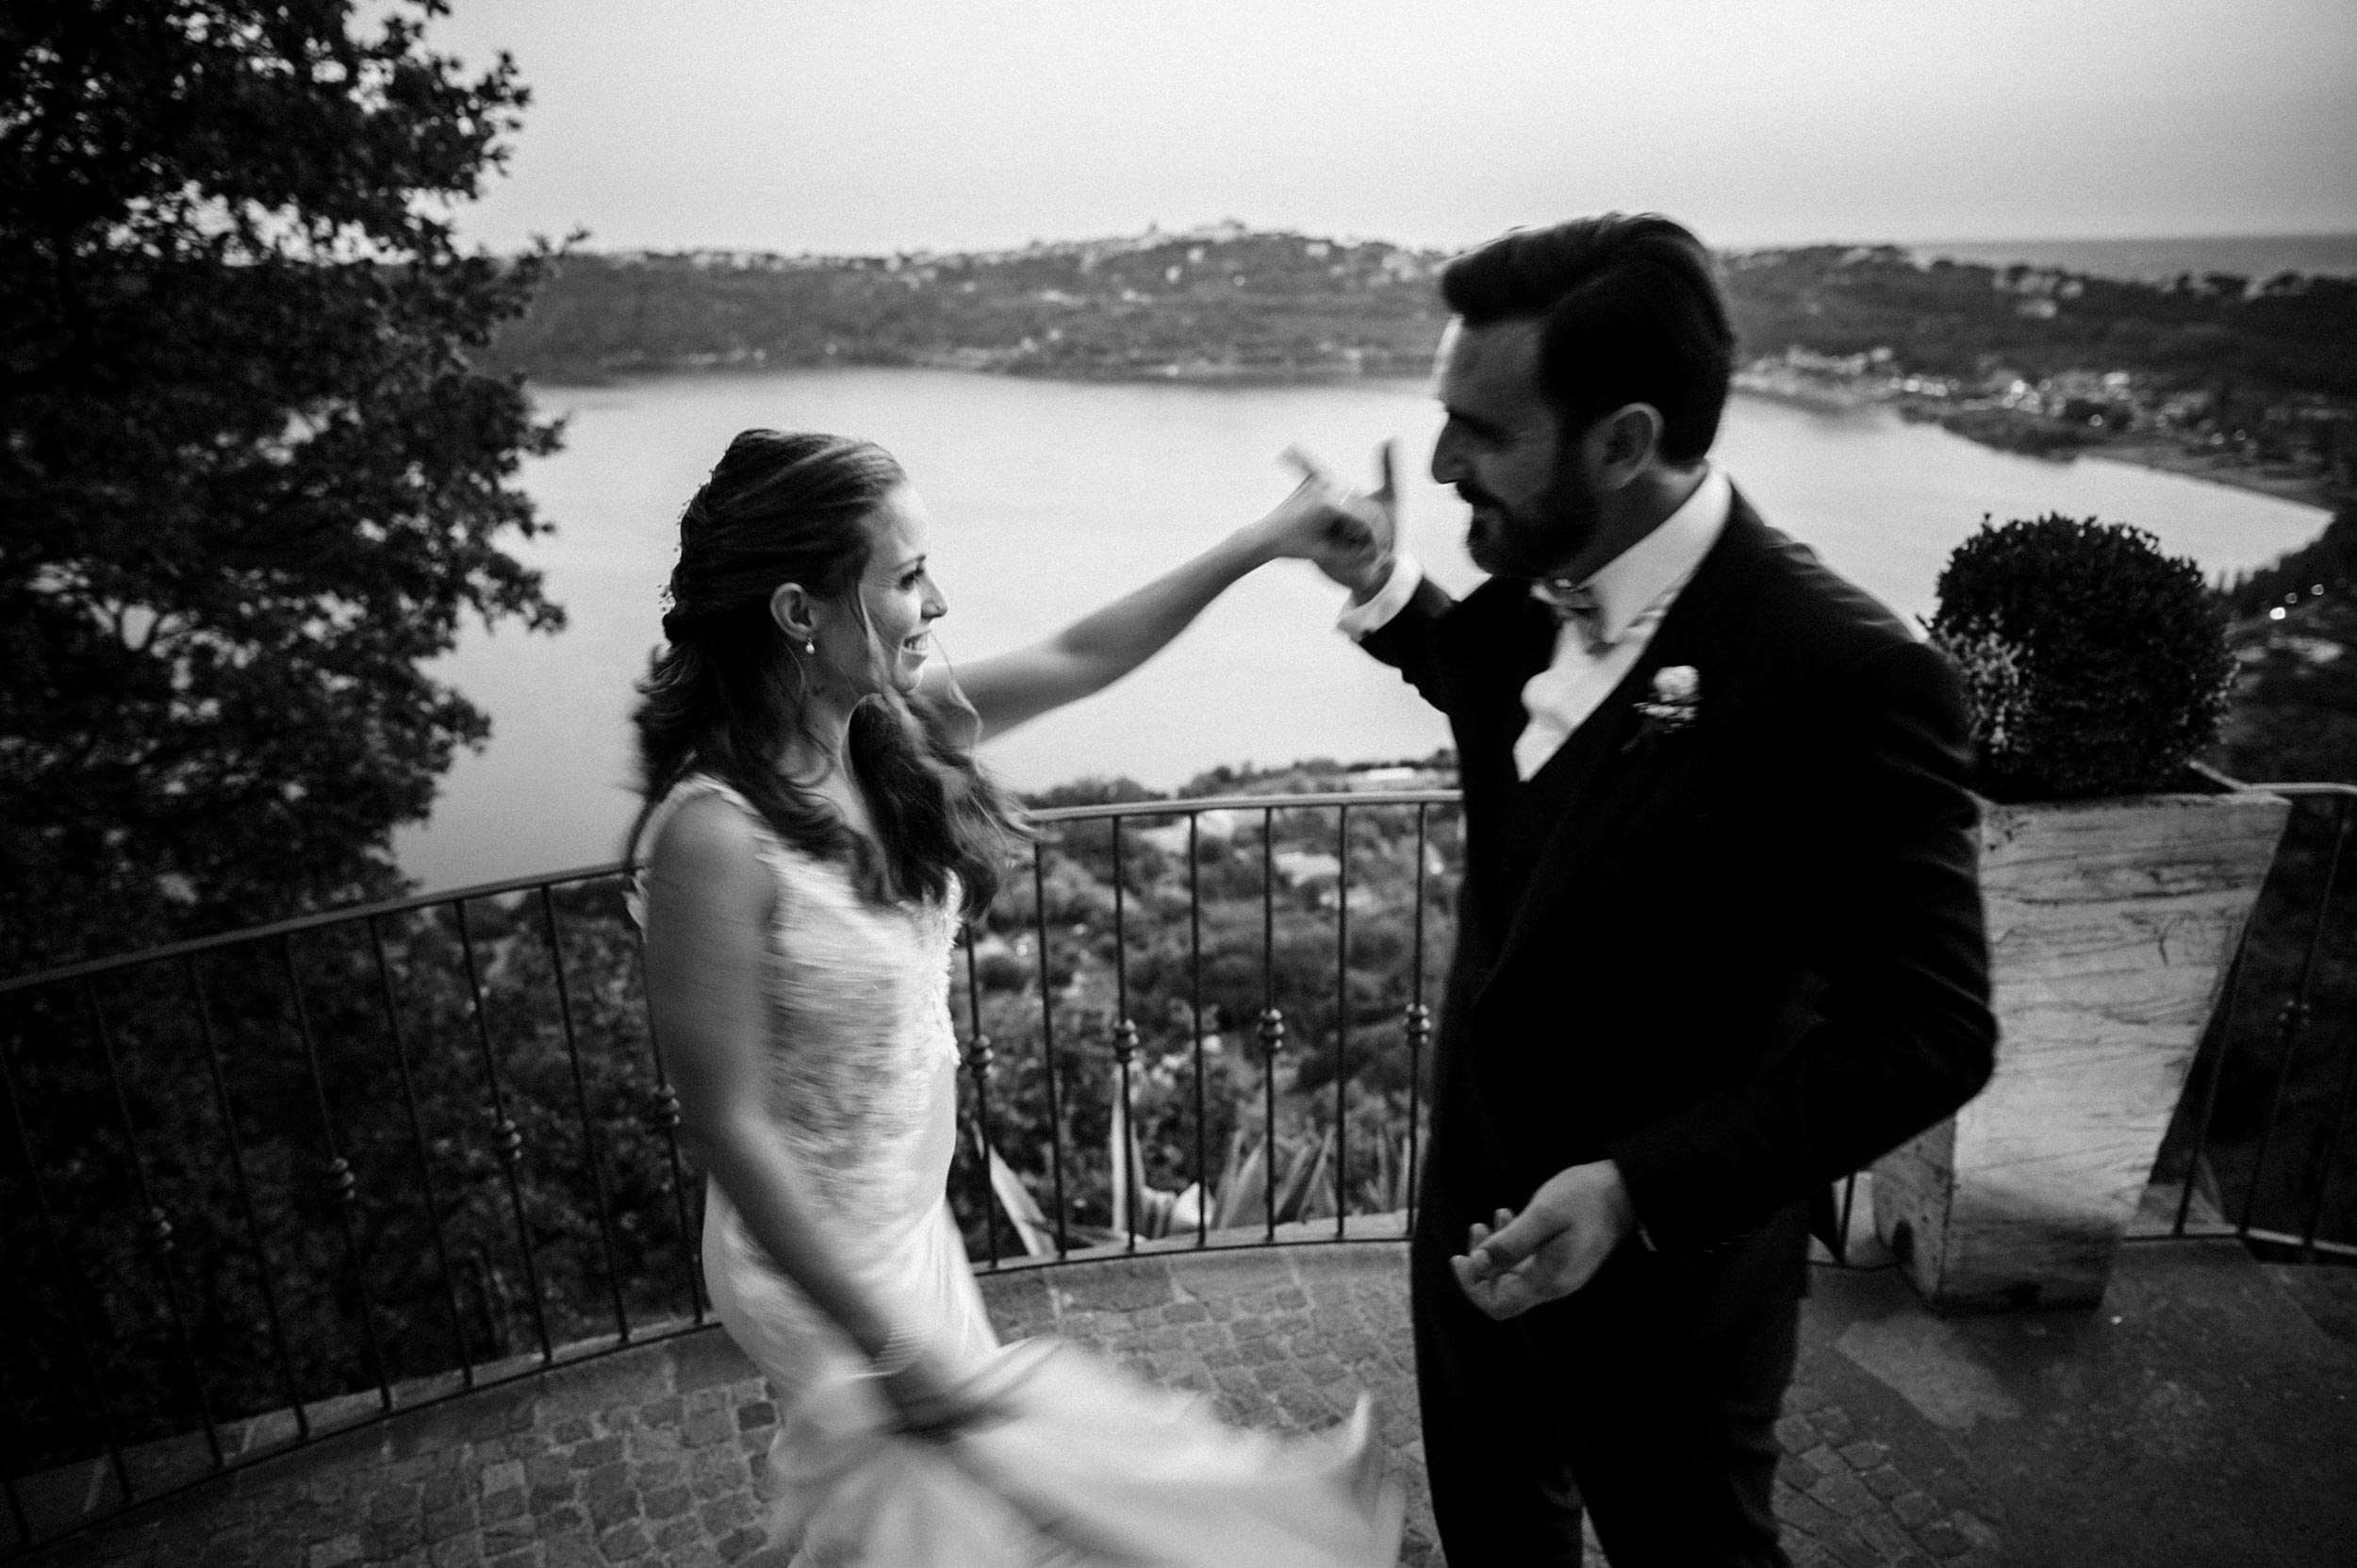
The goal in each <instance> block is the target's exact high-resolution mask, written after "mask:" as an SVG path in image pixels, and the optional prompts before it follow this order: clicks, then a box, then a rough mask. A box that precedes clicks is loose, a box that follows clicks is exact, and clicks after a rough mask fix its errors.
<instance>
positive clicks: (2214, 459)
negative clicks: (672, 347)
mask: <svg viewBox="0 0 2357 1568" xmlns="http://www.w3.org/2000/svg"><path fill="white" fill-rule="evenodd" d="M837 370H841V371H857V370H869V371H947V372H948V373H951V374H956V375H983V376H1011V377H1013V378H1014V379H1017V380H1024V381H1058V382H1063V383H1066V384H1068V385H1071V386H1076V387H1123V386H1128V387H1188V388H1230V387H1231V388H1240V389H1241V388H1262V387H1340V386H1355V385H1361V384H1363V385H1368V386H1376V385H1383V384H1387V383H1388V384H1391V385H1400V384H1404V383H1410V382H1421V381H1423V380H1424V379H1425V377H1424V376H1423V375H1421V374H1416V373H1411V372H1409V371H1351V370H1346V369H1343V368H1342V367H1339V366H1338V367H1335V368H1332V369H1330V370H1316V369H1300V368H1293V369H1277V368H1275V367H1250V366H1226V365H1218V366H1213V365H1202V366H1189V365H1175V366H1171V367H1167V368H1160V369H1153V370H1144V369H1141V370H1136V371H1106V372H1103V373H1096V374H1082V375H1075V374H1072V373H1070V372H1068V371H1059V372H1057V373H1053V374H1050V373H1047V372H1045V371H1010V370H1005V369H1001V368H997V367H994V366H987V365H972V364H954V363H946V362H931V363H924V364H906V363H901V364H880V363H869V362H855V363H843V362H839V361H838V362H835V363H831V364H821V365H766V364H765V365H752V364H746V363H742V362H738V363H734V364H717V365H669V366H650V367H646V368H644V369H635V370H629V371H617V372H615V373H612V374H608V375H603V376H599V377H595V378H590V377H571V376H564V377H558V376H543V377H534V378H532V380H531V382H530V385H532V386H534V387H540V388H552V389H555V388H571V389H576V390H596V389H599V388H615V387H622V386H627V385H629V384H630V383H632V382H634V381H662V380H668V379H671V378H673V377H677V376H708V375H744V376H752V375H773V374H782V373H790V372H793V371H837ZM1731 395H1734V396H1738V397H1749V398H1756V399H1758V400H1759V401H1761V402H1763V403H1773V404H1783V405H1784V406H1786V407H1790V408H1799V409H1803V410H1805V411H1806V412H1809V413H1812V414H1824V415H1835V416H1838V415H1842V414H1849V413H1856V412H1859V411H1861V410H1865V409H1889V410H1891V411H1892V412H1894V413H1897V414H1898V415H1900V417H1902V418H1904V419H1914V420H1920V421H1924V422H1926V423H1936V424H1939V425H1940V427H1941V428H1942V429H1945V430H1947V431H1948V433H1949V434H1950V435H1952V436H1954V437H1958V438H1959V439H1962V440H1968V441H1972V442H1975V443H1976V444H1978V445H1981V446H1985V447H1987V448H1989V449H1991V450H1992V451H1997V452H2015V453H2019V454H2022V455H2029V456H2042V457H2044V458H2045V459H2046V460H2048V461H2052V462H2068V461H2069V460H2071V459H2073V458H2078V457H2102V458H2108V459H2110V460H2111V461H2113V462H2116V463H2126V464H2128V465H2130V466H2131V467H2134V468H2141V469H2151V470H2154V471H2155V472H2159V473H2168V474H2174V475H2176V476H2177V477H2179V478H2181V479H2199V480H2202V481H2205V482H2207V483H2209V484H2213V485H2224V486H2226V487H2230V488H2233V489H2238V490H2246V491H2249V492H2250V493H2252V494H2254V495H2265V496H2271V497H2273V498H2274V499H2276V500H2278V501H2289V502H2293V503H2297V504H2299V505H2303V506H2314V507H2316V508H2317V509H2318V510H2320V511H2324V512H2331V511H2332V510H2334V509H2335V507H2336V506H2337V505H2338V504H2340V503H2341V502H2342V501H2343V500H2344V498H2342V497H2340V496H2338V495H2336V494H2335V493H2334V492H2333V490H2332V488H2331V487H2330V486H2328V485H2327V484H2326V483H2325V482H2324V481H2322V480H2321V479H2318V478H2316V477H2314V476H2312V475H2306V474H2299V473H2283V472H2270V471H2268V470H2266V469H2264V468H2255V467H2253V466H2251V465H2250V464H2249V463H2248V462H2245V461H2244V460H2242V459H2239V458H2234V457H2225V456H2212V455H2210V454H2205V453H2191V452H2186V451H2184V449H2183V448H2181V447H2178V446H2176V445H2175V444H2174V443H2171V442H2168V441H2165V440H2161V441H2156V440H2149V439H2148V440H2139V439H2136V438H2135V437H2103V438H2102V439H2098V440H2094V441H2090V442H2088V443H2087V444H2085V445H2083V446H2077V447H2073V448H2071V449H2069V451H2064V452H2055V453H2051V454H2038V453H2023V452H2021V449H2020V448H2019V447H2015V446H2009V445H2008V444H2006V443H2005V442H2003V441H2001V440H1990V439H1987V438H1985V437H1982V436H1979V435H1977V434H1975V433H1974V432H1972V431H1970V430H1959V429H1956V428H1954V427H1953V426H1952V425H1949V424H1948V423H1946V422H1945V421H1942V420H1941V419H1940V418H1939V417H1938V411H1937V409H1936V408H1934V407H1932V406H1929V405H1925V404H1921V403H1920V402H1915V401H1910V400H1907V399H1904V398H1887V397H1882V396H1878V395H1874V394H1871V393H1857V394H1851V393H1842V392H1835V391H1833V390H1831V389H1822V390H1821V389H1819V388H1814V387H1806V386H1797V385H1796V386H1795V387H1791V388H1786V387H1780V386H1770V385H1761V384H1758V383H1755V382H1748V381H1744V380H1742V379H1740V378H1739V381H1738V384H1737V385H1736V386H1735V387H1734V388H1732V393H1731Z"/></svg>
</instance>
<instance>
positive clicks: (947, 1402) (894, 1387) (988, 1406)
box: [878, 1351, 1008, 1443]
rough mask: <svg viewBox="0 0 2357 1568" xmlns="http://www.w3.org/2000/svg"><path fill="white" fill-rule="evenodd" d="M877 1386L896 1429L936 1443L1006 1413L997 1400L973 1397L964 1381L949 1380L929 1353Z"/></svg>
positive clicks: (986, 1424) (997, 1419) (1004, 1416)
mask: <svg viewBox="0 0 2357 1568" xmlns="http://www.w3.org/2000/svg"><path fill="white" fill-rule="evenodd" d="M878 1382H879V1385H880V1386H881V1387H882V1390H883V1395H884V1397H885V1398H886V1399H888V1400H889V1401H891V1404H892V1408H893V1411H894V1412H895V1413H896V1414H898V1416H899V1418H900V1429H901V1430H902V1431H905V1432H908V1433H910V1434H912V1435H914V1436H916V1437H922V1438H930V1439H931V1440H932V1441H934V1442H936V1443H939V1442H947V1441H948V1439H950V1438H953V1437H960V1436H963V1435H964V1434H965V1433H967V1432H970V1431H974V1430H976V1429H978V1428H982V1427H989V1426H994V1425H996V1424H997V1423H998V1422H1000V1421H1004V1420H1005V1419H1007V1413H1008V1412H1007V1411H1006V1410H1005V1409H1004V1407H1003V1406H1002V1405H1001V1404H1000V1403H999V1402H998V1401H997V1400H996V1399H992V1398H987V1397H984V1396H982V1395H977V1394H975V1393H973V1392H972V1391H971V1389H970V1386H969V1385H968V1383H967V1382H966V1381H965V1380H964V1379H961V1378H955V1377H953V1376H951V1374H950V1372H949V1369H948V1367H947V1366H945V1365H944V1364H943V1363H942V1361H941V1359H940V1358H939V1357H938V1356H936V1355H934V1354H933V1353H932V1352H931V1351H926V1352H923V1353H921V1354H919V1355H918V1356H917V1358H916V1360H915V1361H913V1362H910V1363H909V1364H908V1365H906V1366H904V1367H902V1368H900V1369H899V1370H898V1371H897V1372H892V1373H888V1374H885V1375H884V1376H883V1377H882V1378H879V1379H878Z"/></svg>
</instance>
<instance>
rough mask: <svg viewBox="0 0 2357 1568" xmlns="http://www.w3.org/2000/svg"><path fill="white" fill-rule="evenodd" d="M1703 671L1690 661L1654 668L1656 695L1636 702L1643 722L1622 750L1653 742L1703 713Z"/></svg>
mask: <svg viewBox="0 0 2357 1568" xmlns="http://www.w3.org/2000/svg"><path fill="white" fill-rule="evenodd" d="M1702 705H1703V677H1702V672H1701V671H1700V670H1698V669H1696V668H1694V667H1693V666H1692V665H1690V664H1673V665H1664V666H1662V667H1661V668H1659V669H1656V670H1655V671H1654V672H1653V695H1652V696H1650V697H1648V698H1646V699H1645V700H1644V701H1641V702H1640V703H1638V704H1637V711H1638V713H1639V715H1640V716H1641V717H1642V718H1643V719H1644V722H1643V723H1642V724H1640V725H1639V726H1638V727H1637V733H1636V734H1633V735H1631V736H1629V741H1628V745H1627V746H1625V747H1623V748H1622V750H1623V751H1627V750H1630V749H1632V748H1634V747H1636V746H1638V745H1639V744H1640V743H1642V744H1648V745H1649V744H1651V743H1652V742H1653V741H1655V740H1656V739H1658V738H1660V737H1661V736H1663V735H1673V734H1677V733H1678V732H1680V731H1681V730H1684V729H1687V728H1688V727H1689V726H1690V725H1692V723H1693V722H1694V720H1695V718H1697V717H1698V716H1699V715H1700V714H1701V712H1702Z"/></svg>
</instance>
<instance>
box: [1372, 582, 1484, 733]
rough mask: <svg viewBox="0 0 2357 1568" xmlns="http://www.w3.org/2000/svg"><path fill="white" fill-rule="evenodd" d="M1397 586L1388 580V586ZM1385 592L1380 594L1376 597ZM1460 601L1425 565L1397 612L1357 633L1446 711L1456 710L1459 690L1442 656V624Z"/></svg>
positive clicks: (1376, 654) (1425, 697) (1431, 701)
mask: <svg viewBox="0 0 2357 1568" xmlns="http://www.w3.org/2000/svg"><path fill="white" fill-rule="evenodd" d="M1394 580H1396V579H1394ZM1391 586H1392V585H1390V584H1386V585H1385V592H1389V591H1390V588H1391ZM1381 597H1382V596H1381V595H1380V594H1378V595H1377V596H1376V600H1379V599H1380V598H1381ZM1376 600H1370V601H1369V602H1368V603H1367V605H1366V606H1364V607H1366V608H1372V607H1373V605H1374V604H1375V602H1376ZM1456 607H1457V602H1456V601H1455V600H1453V599H1451V598H1450V597H1449V596H1448V593H1447V591H1446V590H1445V589H1443V588H1442V587H1441V586H1440V585H1439V584H1437V583H1435V582H1433V581H1432V579H1431V578H1429V577H1426V576H1425V575H1424V574H1423V573H1422V571H1421V570H1419V571H1418V573H1417V576H1416V581H1415V582H1414V583H1413V584H1412V585H1411V586H1410V587H1409V592H1408V594H1407V595H1406V599H1405V602H1403V603H1401V604H1400V606H1399V608H1398V609H1397V610H1396V611H1395V612H1394V613H1393V614H1392V615H1391V616H1389V617H1387V618H1386V619H1384V620H1383V621H1382V623H1381V624H1379V625H1377V626H1376V627H1374V628H1372V629H1371V630H1369V631H1367V632H1365V633H1363V634H1358V633H1354V634H1353V635H1356V636H1358V638H1359V646H1360V647H1361V648H1363V649H1365V650H1366V651H1367V652H1370V653H1372V654H1374V655H1375V656H1376V658H1378V659H1380V660H1382V661H1383V662H1384V663H1385V664H1387V665H1390V666H1391V667H1392V668H1393V669H1396V670H1398V671H1399V673H1400V676H1401V678H1402V679H1404V680H1406V681H1407V682H1408V683H1409V685H1412V686H1414V687H1415V688H1416V690H1417V691H1418V692H1420V693H1422V694H1423V697H1424V700H1425V701H1427V702H1429V703H1431V704H1432V705H1433V706H1434V707H1436V708H1438V709H1440V710H1441V711H1442V713H1454V711H1455V710H1454V709H1453V708H1452V707H1451V705H1450V703H1451V700H1452V698H1453V697H1454V696H1455V695H1456V693H1455V691H1454V686H1453V684H1452V682H1451V681H1450V678H1449V668H1448V661H1447V660H1445V659H1443V658H1442V656H1441V647H1440V626H1441V620H1442V617H1444V616H1446V615H1447V614H1448V613H1449V612H1450V611H1451V610H1453V609H1455V608H1456ZM1345 630H1347V628H1345Z"/></svg>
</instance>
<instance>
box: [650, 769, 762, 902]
mask: <svg viewBox="0 0 2357 1568" xmlns="http://www.w3.org/2000/svg"><path fill="white" fill-rule="evenodd" d="M776 848H777V844H776V837H775V835H774V834H771V833H770V832H769V830H768V827H767V825H766V823H764V822H763V821H762V820H761V818H760V815H759V813H757V812H756V811H755V810H754V809H753V806H752V803H751V802H750V801H747V800H746V799H745V798H744V797H743V796H742V795H740V794H738V793H737V792H736V791H735V790H733V789H731V788H730V787H729V786H728V785H726V784H721V783H720V782H719V781H717V780H716V779H705V778H701V777H699V778H694V779H690V780H687V781H685V782H684V783H683V784H681V785H680V786H679V787H678V788H677V789H674V790H673V791H672V792H671V793H670V794H669V795H668V797H666V798H665V799H664V801H663V803H662V804H661V805H660V806H659V807H657V808H656V811H655V813H654V815H653V817H651V818H650V820H649V821H648V823H647V826H646V829H645V831H644V834H643V835H642V836H641V838H640V840H639V852H640V855H641V857H642V865H643V867H644V868H645V873H646V874H647V875H648V876H649V877H651V879H652V880H653V881H654V882H656V883H668V884H670V885H673V886H677V887H692V888H704V889H709V890H710V891H711V893H712V894H713V895H714V896H716V897H719V898H721V899H723V900H730V901H734V900H736V899H750V898H751V897H753V896H754V895H756V894H759V895H761V896H762V897H764V898H766V897H767V896H769V894H770V893H771V892H772V891H773V889H772V887H771V881H772V877H773V870H772V867H771V862H772V861H773V859H774V857H775V850H776Z"/></svg>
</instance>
